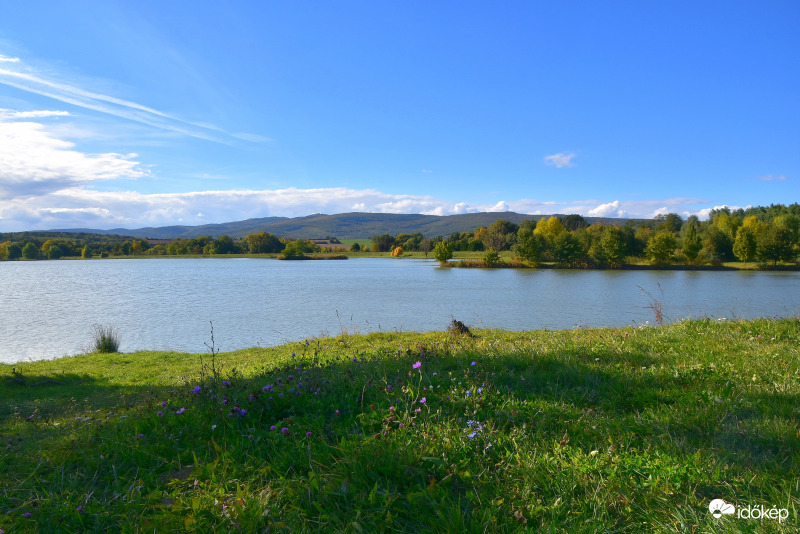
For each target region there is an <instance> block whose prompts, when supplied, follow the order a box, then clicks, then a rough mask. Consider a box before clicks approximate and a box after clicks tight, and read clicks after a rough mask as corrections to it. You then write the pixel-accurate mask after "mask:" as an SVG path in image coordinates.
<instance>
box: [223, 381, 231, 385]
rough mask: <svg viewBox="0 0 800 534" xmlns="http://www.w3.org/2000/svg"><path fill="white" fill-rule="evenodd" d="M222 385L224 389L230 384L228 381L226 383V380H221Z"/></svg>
mask: <svg viewBox="0 0 800 534" xmlns="http://www.w3.org/2000/svg"><path fill="white" fill-rule="evenodd" d="M222 385H223V386H225V387H230V386H231V383H230V382H229V381H227V380H223V381H222Z"/></svg>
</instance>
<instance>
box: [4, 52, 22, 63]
mask: <svg viewBox="0 0 800 534" xmlns="http://www.w3.org/2000/svg"><path fill="white" fill-rule="evenodd" d="M0 62H6V63H19V58H18V57H8V56H4V55H2V54H0Z"/></svg>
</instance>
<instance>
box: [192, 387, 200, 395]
mask: <svg viewBox="0 0 800 534" xmlns="http://www.w3.org/2000/svg"><path fill="white" fill-rule="evenodd" d="M192 393H194V394H195V395H199V394H200V386H195V387H193V388H192Z"/></svg>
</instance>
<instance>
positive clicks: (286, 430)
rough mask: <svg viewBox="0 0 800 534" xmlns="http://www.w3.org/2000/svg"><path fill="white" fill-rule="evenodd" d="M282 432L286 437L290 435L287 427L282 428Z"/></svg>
mask: <svg viewBox="0 0 800 534" xmlns="http://www.w3.org/2000/svg"><path fill="white" fill-rule="evenodd" d="M281 432H282V433H283V435H284V436H288V435H289V429H288V428H286V427H283V428H281Z"/></svg>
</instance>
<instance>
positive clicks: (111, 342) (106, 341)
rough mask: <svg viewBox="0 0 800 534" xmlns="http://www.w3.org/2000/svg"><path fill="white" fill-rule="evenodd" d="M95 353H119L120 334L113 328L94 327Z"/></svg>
mask: <svg viewBox="0 0 800 534" xmlns="http://www.w3.org/2000/svg"><path fill="white" fill-rule="evenodd" d="M94 352H100V353H103V354H109V353H113V352H119V334H118V333H117V331H116V329H114V327H113V326H102V325H99V324H96V325H94Z"/></svg>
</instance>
